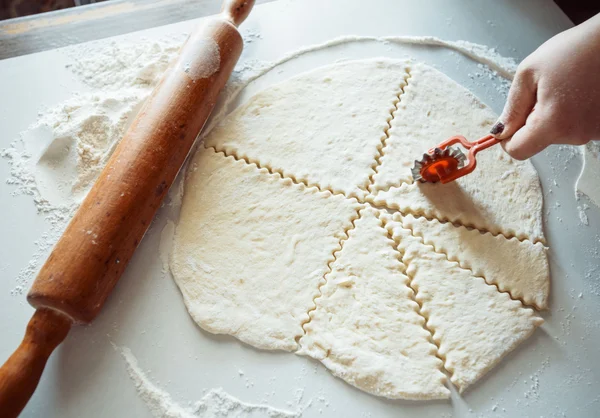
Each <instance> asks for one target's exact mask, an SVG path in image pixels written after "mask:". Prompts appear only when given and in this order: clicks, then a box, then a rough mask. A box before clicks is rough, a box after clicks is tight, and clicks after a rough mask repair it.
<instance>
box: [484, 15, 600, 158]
mask: <svg viewBox="0 0 600 418" xmlns="http://www.w3.org/2000/svg"><path fill="white" fill-rule="evenodd" d="M491 134H492V135H494V136H495V137H496V138H499V139H505V141H503V142H502V146H503V148H504V150H505V151H506V152H507V153H508V154H510V156H511V157H513V158H516V159H517V160H524V159H527V158H529V157H531V156H533V155H535V154H537V153H538V152H540V151H542V150H543V149H545V148H546V147H547V146H548V145H551V144H572V145H583V144H586V143H587V142H589V141H590V140H591V139H594V138H596V139H600V14H598V15H596V16H595V17H593V18H591V19H590V20H588V21H586V22H584V23H582V24H581V25H579V26H577V27H575V28H572V29H569V30H567V31H565V32H563V33H560V34H558V35H556V36H555V37H553V38H551V39H550V40H548V41H547V42H545V43H544V44H543V45H542V46H540V47H539V48H538V49H537V50H536V51H534V52H533V53H532V54H531V55H530V56H528V57H527V58H526V59H525V60H524V61H523V62H522V63H521V64H520V65H519V67H518V69H517V73H516V75H515V78H514V80H513V83H512V86H511V88H510V92H509V94H508V100H507V102H506V105H505V107H504V111H503V112H502V115H501V116H500V119H499V120H498V122H496V124H495V125H494V126H493V127H492V130H491Z"/></svg>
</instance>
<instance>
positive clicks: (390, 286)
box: [300, 208, 450, 399]
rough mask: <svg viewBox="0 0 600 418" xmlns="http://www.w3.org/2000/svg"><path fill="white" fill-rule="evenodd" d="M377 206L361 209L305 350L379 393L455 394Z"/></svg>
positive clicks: (408, 395)
mask: <svg viewBox="0 0 600 418" xmlns="http://www.w3.org/2000/svg"><path fill="white" fill-rule="evenodd" d="M393 244H394V242H393V241H392V240H391V239H390V238H388V235H387V232H386V230H385V229H384V228H383V226H382V223H381V221H380V220H379V219H378V218H377V213H376V211H375V210H373V209H371V208H366V209H363V210H362V211H361V217H360V219H358V220H357V221H356V222H355V228H354V229H352V230H350V231H349V237H348V239H347V240H346V241H345V242H344V243H343V247H342V250H341V251H340V252H338V253H337V257H336V260H335V261H334V262H333V264H332V266H331V272H330V273H329V274H327V276H326V279H327V282H326V283H325V285H323V286H322V287H321V295H320V296H319V297H318V298H317V299H316V309H315V310H314V311H313V312H311V321H310V322H309V323H308V324H306V325H305V329H306V335H304V336H303V337H302V338H301V339H300V346H301V347H302V348H301V350H300V354H306V355H309V356H311V357H314V358H316V359H318V360H321V361H322V362H323V364H324V365H325V366H327V368H328V369H329V370H331V372H332V373H333V374H335V375H336V376H339V377H341V378H342V379H344V380H346V381H347V382H349V383H351V384H352V385H354V386H356V387H358V388H360V389H362V390H364V391H366V392H370V393H373V394H375V395H381V396H387V397H389V398H404V399H439V398H447V397H448V396H449V395H450V392H449V391H448V389H447V388H446V387H445V386H444V382H445V381H446V376H445V375H444V374H443V373H442V371H441V367H442V362H441V360H440V359H439V358H437V357H436V352H437V347H436V346H435V345H434V344H432V343H431V342H430V340H429V339H430V337H431V335H430V333H429V332H428V331H427V330H426V329H425V328H424V325H425V320H424V318H423V317H422V316H421V315H420V314H419V313H418V312H419V305H418V304H417V302H416V301H415V299H414V292H413V291H412V289H411V288H410V287H409V286H408V281H409V280H408V277H407V276H406V274H405V266H404V265H403V264H402V263H401V262H400V260H399V257H400V254H399V253H398V252H397V251H396V250H394V248H393Z"/></svg>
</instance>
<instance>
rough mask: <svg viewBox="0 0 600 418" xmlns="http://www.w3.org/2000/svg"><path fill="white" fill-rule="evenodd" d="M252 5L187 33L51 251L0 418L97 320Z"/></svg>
mask: <svg viewBox="0 0 600 418" xmlns="http://www.w3.org/2000/svg"><path fill="white" fill-rule="evenodd" d="M253 5H254V0H225V2H224V5H223V9H222V11H221V14H220V15H218V16H217V17H215V18H213V19H210V20H206V21H204V22H202V23H201V24H200V27H199V28H198V29H197V30H196V31H195V32H193V33H192V34H191V35H190V37H189V38H188V40H187V41H186V43H185V44H184V46H183V47H182V49H181V51H180V53H179V56H178V58H177V59H176V60H175V62H174V63H173V64H172V65H171V66H170V67H169V69H168V70H167V71H166V73H165V75H164V76H163V78H162V80H161V81H160V83H159V84H158V85H157V87H156V88H155V89H154V91H153V93H152V95H151V96H150V97H149V98H148V100H147V102H146V103H145V105H144V106H143V108H142V109H141V110H140V112H139V114H138V115H137V117H136V118H135V120H134V122H133V123H132V125H131V127H130V128H129V130H128V131H127V132H126V134H125V136H124V137H123V139H122V140H121V142H120V143H119V145H118V146H117V148H116V150H115V152H114V153H113V155H112V156H111V158H110V160H109V161H108V162H107V164H106V167H105V168H104V170H103V171H102V173H101V174H100V176H99V177H98V180H96V183H95V184H94V186H93V187H92V189H91V190H90V192H89V193H88V195H87V197H86V198H85V200H84V201H83V203H82V204H81V207H80V208H79V210H78V211H77V213H76V214H75V216H74V217H73V219H72V220H71V222H70V223H69V225H68V226H67V229H66V230H65V232H64V234H63V235H62V237H61V238H60V240H59V241H58V242H57V244H56V246H55V247H54V249H53V250H52V253H51V254H50V256H49V257H48V259H47V260H46V263H45V264H44V265H43V267H42V269H41V270H40V272H39V274H38V276H37V278H36V280H35V282H34V283H33V286H32V287H31V290H30V291H29V294H28V296H27V300H28V301H29V303H30V304H31V305H32V306H33V307H34V308H36V311H35V313H34V314H33V317H32V318H31V320H30V321H29V324H28V325H27V330H26V332H25V337H24V338H23V341H22V342H21V345H20V346H19V347H18V348H17V350H16V351H15V352H14V353H13V354H12V356H11V357H10V358H9V359H8V360H7V361H6V363H4V365H3V366H2V368H0V416H2V417H16V416H17V415H18V414H19V413H20V412H21V410H22V409H23V408H24V407H25V405H26V404H27V401H28V400H29V398H30V397H31V395H32V394H33V392H34V391H35V388H36V387H37V384H38V382H39V379H40V377H41V375H42V372H43V370H44V366H45V365H46V361H47V360H48V357H49V356H50V354H52V351H53V350H54V349H55V348H56V347H57V346H58V344H60V343H61V342H62V341H63V340H64V339H65V337H66V336H67V334H68V332H69V330H70V328H71V325H73V324H87V323H89V322H90V321H92V320H93V319H94V318H95V317H96V315H98V312H99V311H100V309H101V308H102V305H103V304H104V301H105V300H106V298H107V297H108V295H109V293H110V291H111V290H112V289H113V287H114V286H115V284H116V283H117V280H118V279H119V277H120V276H121V274H122V273H123V271H124V270H125V267H126V266H127V263H128V262H129V260H130V259H131V256H132V255H133V252H134V251H135V249H136V248H137V246H138V244H139V243H140V241H141V240H142V237H143V236H144V234H145V232H146V230H147V229H148V226H149V225H150V222H151V221H152V218H153V217H154V214H155V213H156V211H157V209H158V208H159V207H160V204H161V202H162V200H163V198H164V196H165V195H166V193H167V191H168V190H169V187H170V186H171V183H172V182H173V180H174V179H175V176H176V175H177V173H178V172H179V170H180V169H181V166H182V165H183V163H184V161H185V158H186V156H187V154H188V153H189V151H190V149H191V147H192V145H193V143H194V140H195V139H196V137H197V136H198V133H199V132H200V130H201V129H202V127H203V126H204V124H205V122H206V120H207V119H208V117H209V115H210V113H211V111H212V109H213V107H214V105H215V102H216V100H217V97H218V95H219V93H220V91H221V89H222V88H223V86H224V85H225V83H226V82H227V79H228V78H229V76H230V75H231V72H232V71H233V68H234V66H235V64H236V62H237V60H238V58H239V56H240V54H241V52H242V47H243V42H242V37H241V35H240V34H239V32H238V30H237V26H238V25H239V24H240V23H242V22H243V21H244V20H245V18H246V17H247V16H248V13H249V12H250V10H251V9H252V6H253ZM206 204H208V205H209V204H211V202H206Z"/></svg>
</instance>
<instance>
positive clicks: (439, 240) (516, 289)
mask: <svg viewBox="0 0 600 418" xmlns="http://www.w3.org/2000/svg"><path fill="white" fill-rule="evenodd" d="M402 222H403V225H404V226H405V227H406V228H407V229H410V230H411V231H412V232H413V235H417V236H419V237H421V238H423V242H424V243H425V244H427V245H431V246H433V247H434V248H435V250H436V251H437V252H441V253H444V254H446V256H447V257H448V259H449V260H450V261H456V262H458V263H459V264H460V266H461V267H463V268H466V269H469V270H471V271H472V272H473V273H474V274H475V275H476V276H479V277H484V278H485V279H486V282H488V283H490V284H494V285H496V286H498V288H499V289H500V290H501V291H503V292H510V293H511V296H512V297H513V298H516V299H521V300H522V301H523V302H524V303H525V304H527V305H531V306H534V307H536V308H537V309H547V308H548V296H549V294H550V272H549V266H548V257H547V254H546V253H547V248H546V247H544V246H543V245H542V244H541V243H539V242H538V243H535V244H534V243H532V242H531V241H519V240H518V239H516V238H511V239H506V238H505V237H504V236H503V235H495V236H494V235H492V234H490V233H489V232H486V233H483V234H482V233H481V232H479V231H478V230H476V229H467V228H465V227H464V226H459V227H456V226H454V225H452V224H451V223H449V222H446V223H443V222H440V221H438V220H437V219H433V220H428V219H426V218H423V217H418V218H415V217H414V216H413V215H406V216H404V217H403V219H402Z"/></svg>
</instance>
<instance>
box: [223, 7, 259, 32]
mask: <svg viewBox="0 0 600 418" xmlns="http://www.w3.org/2000/svg"><path fill="white" fill-rule="evenodd" d="M253 6H254V0H225V1H224V2H223V7H222V8H221V14H222V15H223V17H224V18H225V20H227V21H229V22H230V23H232V24H233V25H235V26H236V27H237V26H239V25H240V24H241V23H242V22H243V21H244V20H246V18H247V17H248V14H249V13H250V10H252V7H253Z"/></svg>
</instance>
